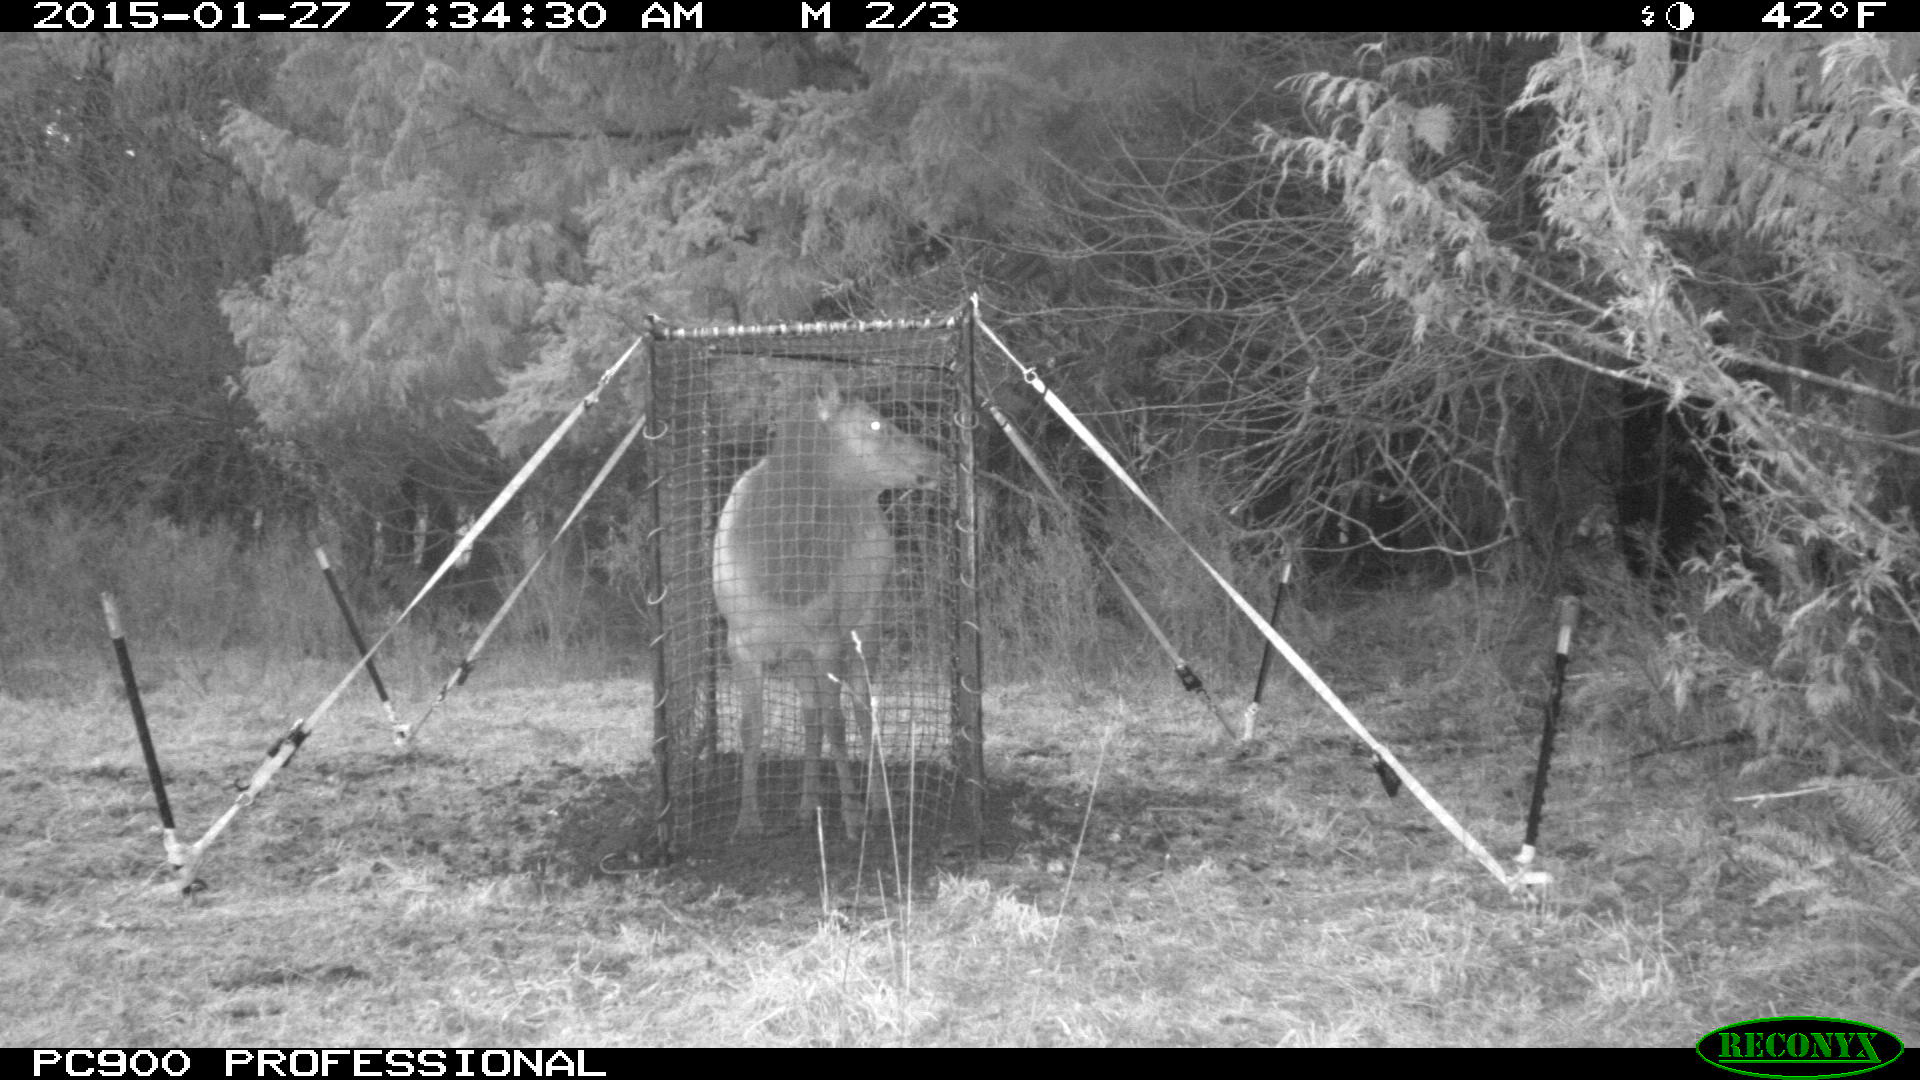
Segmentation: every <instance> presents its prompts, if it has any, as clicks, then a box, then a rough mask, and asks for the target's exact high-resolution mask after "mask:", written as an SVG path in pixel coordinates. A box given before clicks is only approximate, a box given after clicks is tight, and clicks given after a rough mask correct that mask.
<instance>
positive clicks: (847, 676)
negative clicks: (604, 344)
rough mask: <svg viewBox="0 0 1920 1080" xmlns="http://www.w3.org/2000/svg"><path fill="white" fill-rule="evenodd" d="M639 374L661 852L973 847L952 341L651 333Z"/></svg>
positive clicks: (964, 554)
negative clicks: (880, 843)
mask: <svg viewBox="0 0 1920 1080" xmlns="http://www.w3.org/2000/svg"><path fill="white" fill-rule="evenodd" d="M648 365H649V366H648V373H647V378H648V380H649V386H648V394H649V400H650V405H649V412H650V414H651V416H652V418H653V424H652V427H651V429H650V430H649V433H648V475H649V479H650V494H651V498H650V500H649V503H650V509H651V513H652V515H653V522H652V525H653V528H652V538H653V558H654V560H655V563H654V567H653V571H654V574H655V580H656V582H657V587H656V588H657V592H656V595H655V596H654V597H652V598H651V599H652V603H653V611H654V614H655V616H656V620H657V621H656V623H655V626H656V629H657V631H658V636H657V637H656V639H655V643H654V672H653V678H654V702H653V708H654V716H653V720H654V732H653V739H654V745H653V758H654V766H655V770H656V773H655V781H656V790H657V792H658V807H657V809H658V814H659V817H658V832H659V841H660V843H661V845H662V847H663V849H665V850H667V851H675V850H684V849H687V848H698V847H706V846H713V845H718V844H722V843H724V842H726V841H727V840H728V839H729V838H735V839H740V838H751V837H758V836H763V835H767V834H779V833H783V832H790V831H792V830H793V829H794V828H795V827H796V826H799V825H805V826H806V835H807V836H808V837H809V839H811V837H812V836H813V835H814V830H813V828H812V826H813V824H814V823H815V820H816V818H815V815H816V813H818V814H820V815H822V816H821V817H820V818H819V819H818V820H819V821H820V823H821V824H823V825H825V826H826V832H827V835H829V836H838V835H844V836H847V837H849V838H856V837H859V836H860V835H861V833H862V830H864V829H872V828H881V829H890V830H891V835H892V836H893V837H895V838H897V839H899V840H903V841H904V840H909V839H925V838H929V837H937V836H940V835H943V834H945V833H947V832H948V831H950V827H951V826H955V825H959V826H961V827H963V828H966V829H970V830H977V829H978V824H979V795H980V791H981V785H980V780H981V772H980V769H981V762H980V698H979V693H980V673H979V663H980V644H979V631H978V627H979V623H978V618H977V597H976V595H975V582H976V581H977V574H976V573H975V560H976V557H977V555H976V546H975V543H974V492H973V477H974V472H973V437H974V412H973V405H972V403H973V401H974V400H975V397H974V394H973V389H972V384H973V367H972V349H971V348H970V340H969V336H968V334H967V333H966V327H965V326H964V324H961V323H960V322H959V321H958V320H956V319H941V320H926V321H920V322H911V323H907V322H889V323H877V324H876V323H867V324H845V323H840V324H824V325H815V326H801V327H795V326H777V327H730V328H718V329H703V330H678V329H666V328H657V329H656V331H655V334H654V340H653V341H652V342H651V346H650V349H649V352H648Z"/></svg>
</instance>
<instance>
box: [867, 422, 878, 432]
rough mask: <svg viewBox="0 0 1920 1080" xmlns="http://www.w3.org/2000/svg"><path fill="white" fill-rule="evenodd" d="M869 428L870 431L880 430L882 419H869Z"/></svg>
mask: <svg viewBox="0 0 1920 1080" xmlns="http://www.w3.org/2000/svg"><path fill="white" fill-rule="evenodd" d="M867 430H869V431H879V430H880V421H878V420H869V421H867Z"/></svg>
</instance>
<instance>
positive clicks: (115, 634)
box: [100, 592, 181, 870]
mask: <svg viewBox="0 0 1920 1080" xmlns="http://www.w3.org/2000/svg"><path fill="white" fill-rule="evenodd" d="M100 606H101V607H102V608H104V609H106V613H107V636H108V637H111V638H112V639H113V655H114V658H115V659H117V660H118V661H120V682H121V684H122V685H124V686H125V687H126V688H127V706H128V707H129V708H131V709H132V710H133V730H134V732H135V733H136V734H137V735H139V736H140V756H141V757H143V758H146V759H147V782H148V783H149V784H151V785H152V786H153V801H154V802H155V803H157V804H158V805H159V807H160V829H161V831H162V834H163V838H164V840H165V843H166V847H167V861H168V862H169V863H172V864H173V868H174V869H175V870H178V869H180V866H181V860H180V858H179V852H178V849H177V847H176V846H175V844H174V841H173V804H171V803H169V802H168V801H167V780H166V777H165V776H163V775H161V772H160V755H159V754H157V753H155V752H154V749H153V732H152V731H150V730H149V729H148V728H147V707H146V706H145V705H144V704H142V703H141V701H140V682H139V680H137V679H135V678H134V675H133V654H132V653H130V652H128V651H127V638H126V635H125V634H124V633H122V632H121V630H120V609H119V607H118V605H116V604H115V603H114V602H113V594H112V593H104V592H103V593H101V594H100Z"/></svg>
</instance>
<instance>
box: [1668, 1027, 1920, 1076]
mask: <svg viewBox="0 0 1920 1080" xmlns="http://www.w3.org/2000/svg"><path fill="white" fill-rule="evenodd" d="M1694 1049H1695V1050H1697V1051H1699V1053H1700V1056H1701V1057H1703V1058H1706V1059H1707V1063H1708V1064H1710V1065H1718V1066H1720V1067H1721V1068H1723V1069H1725V1070H1727V1071H1728V1072H1734V1073H1741V1074H1743V1075H1746V1076H1765V1077H1781V1078H1790V1080H1816V1078H1818V1077H1825V1076H1858V1075H1860V1074H1861V1073H1870V1072H1872V1071H1873V1070H1875V1069H1878V1068H1881V1067H1882V1066H1886V1065H1891V1064H1893V1063H1894V1061H1895V1060H1896V1059H1898V1058H1899V1057H1900V1055H1901V1054H1902V1053H1905V1052H1906V1047H1904V1046H1902V1045H1901V1043H1900V1040H1899V1039H1897V1038H1895V1037H1894V1036H1893V1035H1891V1034H1889V1033H1887V1032H1885V1031H1881V1030H1880V1029H1879V1028H1877V1027H1874V1026H1873V1025H1872V1024H1862V1023H1860V1022H1859V1021H1857V1020H1842V1019H1839V1018H1838V1017H1832V1016H1763V1017H1760V1018H1759V1019H1757V1020H1742V1021H1740V1022H1739V1023H1737V1024H1728V1025H1727V1026H1726V1027H1723V1028H1715V1029H1714V1030H1712V1031H1709V1032H1707V1034H1706V1035H1705V1036H1704V1037H1703V1038H1701V1040H1700V1041H1699V1042H1698V1043H1695V1044H1694Z"/></svg>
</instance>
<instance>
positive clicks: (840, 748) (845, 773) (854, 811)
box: [827, 663, 879, 840]
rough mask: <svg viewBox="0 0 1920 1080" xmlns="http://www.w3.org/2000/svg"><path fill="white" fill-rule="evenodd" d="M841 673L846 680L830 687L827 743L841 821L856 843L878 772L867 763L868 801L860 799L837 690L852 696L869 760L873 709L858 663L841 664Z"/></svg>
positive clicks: (864, 827) (863, 823)
mask: <svg viewBox="0 0 1920 1080" xmlns="http://www.w3.org/2000/svg"><path fill="white" fill-rule="evenodd" d="M841 671H842V672H843V673H846V675H847V678H844V679H843V680H842V681H841V682H837V683H835V684H834V686H833V691H834V699H833V708H832V709H830V710H829V711H828V715H827V720H828V727H827V742H828V745H829V747H830V748H831V750H832V752H833V765H834V769H835V771H837V772H838V773H839V777H840V822H841V824H842V825H844V826H846V830H847V839H849V840H858V839H860V834H861V832H862V831H864V830H865V829H866V827H867V808H868V807H869V806H871V805H872V800H873V797H874V794H875V789H874V784H875V783H876V781H877V780H878V777H879V770H878V769H877V768H874V767H873V766H874V764H875V763H874V762H872V761H869V762H868V763H867V764H868V769H867V798H866V799H864V800H863V799H862V798H861V797H860V789H859V788H858V787H857V786H855V785H854V782H853V765H852V763H851V762H850V761H849V760H848V756H847V714H846V713H845V712H843V711H842V710H841V708H840V691H841V688H842V686H843V685H844V686H845V688H846V690H847V691H848V692H850V693H851V694H852V695H853V709H854V715H855V716H856V717H858V718H859V724H860V744H861V745H862V746H865V747H867V748H868V751H869V752H868V755H867V756H868V757H869V758H871V757H872V756H873V754H872V752H871V751H872V749H873V706H872V705H871V704H869V697H870V695H871V692H872V688H871V687H869V686H868V685H867V677H866V674H865V673H864V672H862V671H861V670H860V668H859V665H857V664H845V663H843V664H842V665H841Z"/></svg>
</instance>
